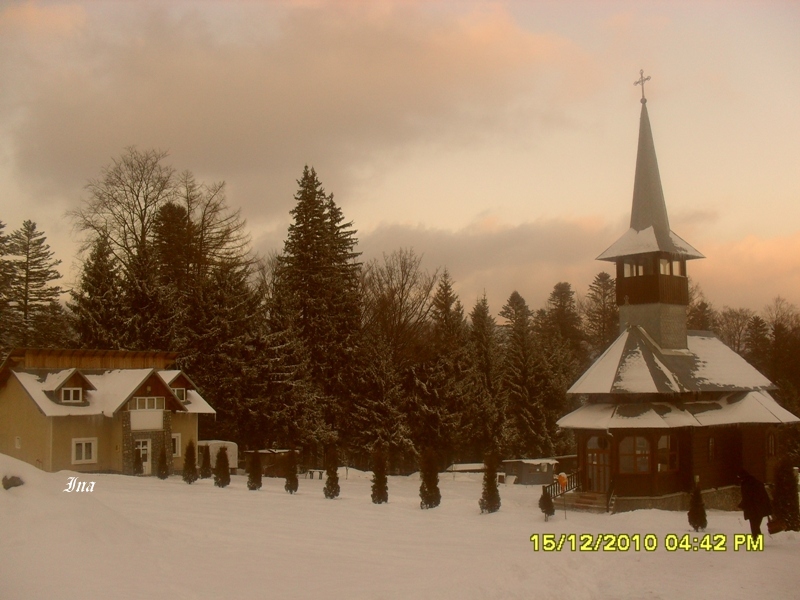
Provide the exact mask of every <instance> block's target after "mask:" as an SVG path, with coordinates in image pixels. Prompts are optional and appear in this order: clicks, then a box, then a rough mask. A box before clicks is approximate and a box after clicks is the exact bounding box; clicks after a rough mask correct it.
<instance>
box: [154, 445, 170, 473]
mask: <svg viewBox="0 0 800 600" xmlns="http://www.w3.org/2000/svg"><path fill="white" fill-rule="evenodd" d="M157 475H158V478H159V479H166V478H167V477H169V467H167V449H166V448H165V447H164V446H161V452H159V453H158V473H157Z"/></svg>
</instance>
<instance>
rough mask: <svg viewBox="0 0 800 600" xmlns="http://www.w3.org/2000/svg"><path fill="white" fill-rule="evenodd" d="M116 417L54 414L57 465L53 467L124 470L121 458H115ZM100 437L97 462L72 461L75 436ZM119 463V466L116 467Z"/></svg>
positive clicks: (90, 471) (86, 471)
mask: <svg viewBox="0 0 800 600" xmlns="http://www.w3.org/2000/svg"><path fill="white" fill-rule="evenodd" d="M113 421H114V419H112V418H109V417H105V416H103V415H87V416H70V417H53V465H52V469H51V470H52V471H61V470H64V469H68V470H70V471H79V472H83V473H93V472H97V471H120V470H121V460H116V461H115V455H117V454H119V453H118V452H115V447H114V442H113V436H112V428H113ZM95 437H96V438H97V462H96V463H89V464H78V465H73V464H72V440H73V439H74V438H95ZM115 464H117V465H118V466H117V468H114V466H115Z"/></svg>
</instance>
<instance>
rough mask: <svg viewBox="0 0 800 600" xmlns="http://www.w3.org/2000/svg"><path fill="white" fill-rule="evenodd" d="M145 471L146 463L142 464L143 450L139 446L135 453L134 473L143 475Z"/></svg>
mask: <svg viewBox="0 0 800 600" xmlns="http://www.w3.org/2000/svg"><path fill="white" fill-rule="evenodd" d="M142 473H144V465H143V464H142V452H141V451H140V450H139V449H138V448H137V450H136V451H135V452H134V453H133V474H134V475H141V474H142Z"/></svg>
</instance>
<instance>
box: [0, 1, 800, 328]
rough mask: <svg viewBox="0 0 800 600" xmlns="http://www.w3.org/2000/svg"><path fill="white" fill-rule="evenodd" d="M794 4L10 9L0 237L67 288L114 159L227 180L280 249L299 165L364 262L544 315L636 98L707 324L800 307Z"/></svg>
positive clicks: (618, 214)
mask: <svg viewBox="0 0 800 600" xmlns="http://www.w3.org/2000/svg"><path fill="white" fill-rule="evenodd" d="M798 31H800V3H798V2H789V1H785V2H779V1H765V0H761V1H759V2H744V1H741V2H711V1H694V2H680V1H679V2H675V1H672V2H641V1H636V2H623V1H619V2H616V1H604V2H586V1H584V2H571V1H565V2H556V1H552V2H514V1H508V2H470V1H442V2H422V1H397V2H389V1H387V2H382V1H377V2H366V1H363V2H355V1H352V2H351V1H342V2H323V1H312V0H308V1H296V2H288V1H287V2H169V3H159V2H75V3H70V2H57V3H55V2H53V3H51V2H7V1H6V2H4V1H2V0H0V81H2V85H0V220H1V221H3V222H4V223H5V224H6V232H9V231H13V230H14V229H16V228H18V227H19V226H20V225H21V224H22V221H23V220H25V219H30V220H32V221H35V222H36V223H37V226H38V228H39V229H40V230H42V231H44V232H45V233H46V235H47V240H48V243H49V244H50V246H51V248H52V249H53V250H54V251H55V252H56V256H57V257H58V258H59V259H61V260H62V264H61V265H60V267H59V268H60V270H61V273H62V274H63V275H64V280H63V282H62V283H63V284H64V287H67V288H68V287H70V286H71V285H73V284H74V281H75V279H76V275H77V273H78V264H79V263H78V261H79V255H78V249H79V245H80V235H79V233H77V232H76V231H75V230H74V228H73V223H72V222H71V221H70V219H69V218H68V217H67V212H68V211H69V210H71V209H74V208H76V207H77V206H79V205H80V203H81V202H82V201H84V200H85V199H86V198H87V196H88V194H87V190H86V184H87V182H89V181H90V180H91V179H94V178H98V177H100V175H101V173H102V169H103V167H104V166H107V165H109V164H110V163H111V161H112V159H113V158H115V157H119V156H120V155H121V154H122V153H123V152H124V151H125V148H127V147H129V146H135V147H137V148H138V149H139V150H149V149H158V150H164V151H167V152H168V153H169V157H168V159H167V161H168V163H169V164H171V165H172V166H173V167H174V168H175V169H177V170H178V171H183V170H185V169H188V170H190V171H192V172H193V173H194V174H195V176H196V177H197V179H198V180H200V181H204V182H207V183H211V182H219V181H224V182H225V184H226V191H227V199H228V203H229V205H230V206H231V207H233V208H236V209H240V210H241V214H242V216H243V217H244V218H245V219H246V220H247V223H248V229H249V231H250V233H251V235H252V240H253V248H254V250H255V251H257V252H258V253H260V254H264V255H266V254H269V253H270V252H275V251H280V250H281V249H282V248H283V241H284V239H285V236H286V230H287V227H288V225H289V222H290V218H291V216H290V214H289V211H290V210H291V209H292V207H293V205H294V200H293V195H294V193H295V192H296V190H297V180H298V179H299V178H300V176H301V174H302V171H303V167H304V165H309V166H313V167H314V168H315V170H316V172H317V174H318V177H319V179H320V181H321V182H322V184H323V186H324V187H325V190H326V192H330V193H333V194H334V198H335V200H336V202H337V204H339V206H340V207H341V208H342V210H343V212H344V215H345V217H346V219H348V220H351V221H352V222H353V227H354V228H355V229H356V230H357V231H358V233H357V237H358V240H359V250H360V251H361V252H362V253H363V254H362V259H363V260H364V261H370V260H376V259H377V260H381V257H382V255H383V254H384V253H391V252H392V251H394V250H397V249H400V248H413V249H414V250H415V252H416V253H417V254H421V255H422V256H423V266H424V267H425V268H427V269H429V270H431V271H433V270H435V269H437V268H438V269H442V268H444V267H446V268H447V269H448V270H449V272H450V275H451V276H452V278H453V279H454V280H455V288H456V291H457V292H458V293H459V295H460V297H461V300H462V303H463V304H464V306H465V307H466V309H467V311H469V310H470V309H471V307H472V306H473V305H474V303H475V301H476V300H477V299H478V298H479V297H480V296H481V295H482V294H483V293H486V295H487V297H488V299H489V303H490V307H491V309H492V311H493V312H495V313H497V312H499V310H500V308H501V307H502V305H503V304H504V303H505V301H506V300H507V298H508V297H509V295H510V294H511V293H512V292H513V291H514V290H517V291H519V293H520V294H522V296H523V297H524V298H525V299H526V300H527V301H528V303H529V305H531V307H533V308H538V307H541V306H543V305H544V303H545V301H546V300H547V297H548V295H549V293H550V291H551V290H552V289H553V286H554V285H555V284H556V283H557V282H560V281H568V282H570V283H571V284H572V286H573V288H574V289H575V290H576V291H577V292H578V293H579V294H585V293H586V289H587V287H588V285H589V283H590V282H591V280H592V279H593V277H594V276H595V275H596V274H597V273H599V272H600V271H602V270H607V271H608V270H610V269H609V267H613V265H610V264H609V263H604V262H598V261H596V260H595V258H596V257H597V256H598V255H599V254H600V253H601V252H603V250H605V249H606V248H607V247H608V246H609V245H611V244H612V243H613V242H614V241H615V240H616V239H617V238H619V237H620V236H621V235H622V233H624V231H625V230H626V229H627V228H628V222H629V218H630V208H631V197H632V191H633V174H634V167H635V160H636V144H637V136H638V124H639V111H640V108H641V105H640V103H639V100H640V98H641V88H640V87H638V86H634V85H633V82H634V81H635V80H637V79H638V78H639V72H640V69H644V74H645V76H650V77H651V79H650V81H648V82H647V84H646V86H645V93H646V95H647V98H648V104H647V106H648V111H649V114H650V121H651V124H652V129H653V136H654V139H655V145H656V153H657V156H658V162H659V168H660V172H661V179H662V184H663V188H664V195H665V199H666V203H667V209H668V212H669V217H670V224H671V227H672V229H673V230H674V231H675V232H676V233H677V234H678V235H680V236H681V237H683V238H684V239H685V240H687V241H688V242H689V243H690V244H692V245H693V246H694V247H695V248H697V249H698V250H700V251H701V252H702V253H703V254H704V255H705V256H706V257H707V258H706V259H704V260H697V261H692V263H690V265H689V274H690V276H691V277H692V279H693V281H695V282H696V283H699V284H700V286H701V288H702V290H703V292H704V293H705V296H706V297H707V299H708V300H709V301H711V302H712V303H713V304H714V306H715V307H717V308H722V307H723V306H726V305H727V306H731V307H747V308H751V309H754V310H761V309H762V308H763V307H764V306H765V305H766V304H768V303H769V302H771V301H772V299H773V298H775V297H776V296H778V295H780V296H782V297H784V298H785V299H787V300H788V301H789V302H791V303H794V304H796V305H800V111H798V110H797V107H798V106H800V35H798Z"/></svg>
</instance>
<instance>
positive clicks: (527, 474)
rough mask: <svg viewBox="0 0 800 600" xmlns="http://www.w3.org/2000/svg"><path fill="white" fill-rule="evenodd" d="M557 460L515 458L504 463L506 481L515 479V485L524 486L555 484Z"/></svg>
mask: <svg viewBox="0 0 800 600" xmlns="http://www.w3.org/2000/svg"><path fill="white" fill-rule="evenodd" d="M557 464H558V461H557V460H556V459H555V458H514V459H510V460H504V461H503V469H504V470H505V479H506V481H508V478H510V477H512V476H513V477H514V480H513V481H514V483H519V484H522V485H543V484H549V483H553V478H554V477H555V475H556V470H555V469H556V465H557Z"/></svg>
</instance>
